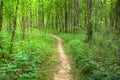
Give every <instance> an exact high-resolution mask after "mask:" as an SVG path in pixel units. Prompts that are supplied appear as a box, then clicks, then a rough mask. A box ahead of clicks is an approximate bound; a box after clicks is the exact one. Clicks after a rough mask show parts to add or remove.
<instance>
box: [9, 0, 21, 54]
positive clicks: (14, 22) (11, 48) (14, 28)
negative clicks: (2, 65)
mask: <svg viewBox="0 0 120 80" xmlns="http://www.w3.org/2000/svg"><path fill="white" fill-rule="evenodd" d="M18 5H19V0H18V1H17V4H16V9H15V14H16V16H15V17H14V19H13V31H12V36H11V45H10V51H9V54H11V53H13V43H14V39H15V31H16V28H17V12H18Z"/></svg>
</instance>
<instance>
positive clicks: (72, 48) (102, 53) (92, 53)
mask: <svg viewBox="0 0 120 80" xmlns="http://www.w3.org/2000/svg"><path fill="white" fill-rule="evenodd" d="M60 36H61V37H62V38H63V40H64V41H63V42H64V45H65V46H67V49H66V51H67V53H70V55H71V56H72V58H73V60H74V62H75V66H76V68H77V69H78V71H79V73H80V74H79V75H80V78H79V79H80V80H81V79H83V80H120V67H119V66H118V47H117V46H118V45H117V43H115V42H113V41H112V38H113V37H108V39H104V38H103V36H101V35H99V36H98V33H96V34H95V35H94V37H93V40H92V41H91V42H90V43H87V42H85V40H86V34H83V33H81V34H75V35H72V34H60ZM81 75H83V77H82V78H81Z"/></svg>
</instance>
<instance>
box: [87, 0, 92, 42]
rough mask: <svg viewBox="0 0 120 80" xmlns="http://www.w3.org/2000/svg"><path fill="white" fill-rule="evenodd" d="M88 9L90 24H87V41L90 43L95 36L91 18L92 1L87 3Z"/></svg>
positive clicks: (89, 0)
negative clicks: (93, 35)
mask: <svg viewBox="0 0 120 80" xmlns="http://www.w3.org/2000/svg"><path fill="white" fill-rule="evenodd" d="M87 4H88V6H87V9H88V12H87V13H88V14H87V16H88V22H87V36H88V38H87V41H88V42H89V41H90V40H91V39H92V34H93V31H92V21H91V17H92V0H88V1H87Z"/></svg>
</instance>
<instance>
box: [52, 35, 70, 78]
mask: <svg viewBox="0 0 120 80" xmlns="http://www.w3.org/2000/svg"><path fill="white" fill-rule="evenodd" d="M51 35H52V36H53V37H54V38H56V39H57V42H58V43H57V47H58V53H59V62H60V63H59V65H57V68H56V72H55V73H54V76H53V78H54V80H72V76H71V73H70V72H71V66H70V62H69V60H68V58H67V56H66V54H65V52H64V49H63V46H62V39H61V38H59V37H57V36H55V35H53V34H51Z"/></svg>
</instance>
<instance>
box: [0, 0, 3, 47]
mask: <svg viewBox="0 0 120 80" xmlns="http://www.w3.org/2000/svg"><path fill="white" fill-rule="evenodd" d="M2 12H3V1H2V0H1V2H0V39H1V30H2V23H3V14H2ZM0 49H3V47H2V42H1V40H0Z"/></svg>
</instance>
